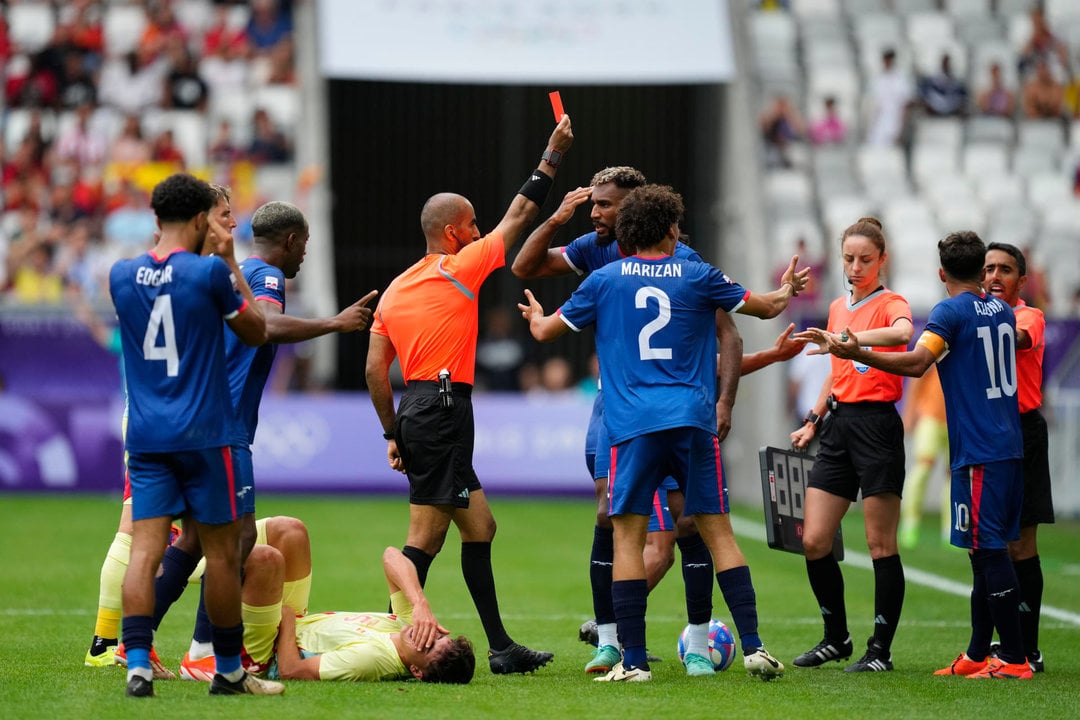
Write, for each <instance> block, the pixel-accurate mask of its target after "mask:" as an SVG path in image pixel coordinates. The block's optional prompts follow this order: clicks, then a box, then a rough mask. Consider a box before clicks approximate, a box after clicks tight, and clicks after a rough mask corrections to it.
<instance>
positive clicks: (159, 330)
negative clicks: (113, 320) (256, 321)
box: [109, 250, 245, 453]
mask: <svg viewBox="0 0 1080 720" xmlns="http://www.w3.org/2000/svg"><path fill="white" fill-rule="evenodd" d="M109 291H110V293H111V294H112V300H113V304H114V305H115V307H116V315H117V317H118V318H119V320H120V337H121V342H122V344H123V353H124V368H125V371H126V373H127V390H128V418H129V419H128V429H127V440H126V447H127V449H128V450H129V451H130V452H144V453H157V452H174V451H180V450H201V449H207V448H214V447H223V446H226V445H228V444H229V442H230V440H231V435H232V432H233V422H234V413H233V409H232V402H231V401H230V398H229V384H228V376H227V374H226V371H225V339H224V324H223V323H222V318H226V319H228V318H232V317H235V316H236V314H237V313H239V312H240V311H241V310H242V309H243V308H244V306H245V300H244V298H243V296H241V295H240V294H239V293H238V292H237V291H236V286H235V278H233V276H232V273H230V272H229V268H228V266H227V265H226V264H225V262H224V261H223V260H222V259H221V258H218V257H200V256H199V255H195V254H194V253H190V252H185V251H182V250H177V251H175V252H173V253H170V254H169V255H167V256H165V257H163V258H159V257H157V256H155V255H154V253H153V252H149V253H146V254H145V255H140V256H139V257H136V258H132V259H130V260H120V261H118V262H117V263H116V264H114V265H113V267H112V270H111V271H110V273H109Z"/></svg>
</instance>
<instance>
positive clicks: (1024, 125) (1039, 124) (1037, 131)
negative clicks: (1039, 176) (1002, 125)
mask: <svg viewBox="0 0 1080 720" xmlns="http://www.w3.org/2000/svg"><path fill="white" fill-rule="evenodd" d="M1016 143H1017V146H1018V149H1019V148H1020V147H1028V148H1040V149H1044V150H1049V151H1050V152H1052V153H1054V154H1057V153H1060V152H1061V151H1062V150H1063V149H1064V147H1065V126H1064V125H1062V124H1061V121H1060V120H1021V121H1020V122H1019V124H1018V125H1017V130H1016Z"/></svg>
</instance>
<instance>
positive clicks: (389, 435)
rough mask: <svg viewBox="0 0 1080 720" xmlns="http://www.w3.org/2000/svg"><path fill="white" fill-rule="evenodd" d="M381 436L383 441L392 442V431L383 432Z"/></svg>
mask: <svg viewBox="0 0 1080 720" xmlns="http://www.w3.org/2000/svg"><path fill="white" fill-rule="evenodd" d="M382 436H383V440H393V439H394V431H393V430H388V431H387V432H384V433H383V434H382Z"/></svg>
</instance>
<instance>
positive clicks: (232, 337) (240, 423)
mask: <svg viewBox="0 0 1080 720" xmlns="http://www.w3.org/2000/svg"><path fill="white" fill-rule="evenodd" d="M240 270H241V271H242V272H243V273H244V279H245V280H247V283H248V285H249V286H250V287H251V294H252V295H254V296H255V299H256V301H260V302H272V303H276V304H277V305H279V306H280V307H281V311H282V312H285V274H284V273H283V272H281V269H280V268H277V267H274V266H273V265H270V264H269V263H267V262H266V261H265V260H263V259H262V258H258V257H249V258H248V259H247V260H245V261H244V262H243V263H241V264H240ZM276 354H277V344H276V343H269V342H268V343H264V344H262V345H260V346H259V347H248V346H247V345H245V344H244V343H243V342H241V340H240V338H238V337H237V336H236V333H234V332H231V331H230V332H226V333H225V362H226V366H227V367H228V371H229V392H230V394H231V395H232V403H233V407H234V408H235V409H236V419H237V424H236V436H235V437H234V438H233V444H234V445H240V446H242V447H247V446H249V445H251V443H253V442H254V441H255V427H256V426H257V425H258V424H259V402H260V401H261V400H262V393H263V387H264V386H265V385H266V380H267V379H268V378H269V377H270V368H271V367H273V365H274V356H275V355H276Z"/></svg>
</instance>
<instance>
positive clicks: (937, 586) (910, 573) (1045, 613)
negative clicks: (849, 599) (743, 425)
mask: <svg viewBox="0 0 1080 720" xmlns="http://www.w3.org/2000/svg"><path fill="white" fill-rule="evenodd" d="M731 527H732V529H733V530H734V531H735V534H736V535H739V536H740V537H746V538H751V539H753V540H759V541H761V542H765V526H764V525H762V524H761V523H757V522H754V521H753V520H747V519H745V518H740V517H735V516H734V515H732V516H731ZM844 562H845V563H846V564H849V565H854V566H855V567H858V568H863V569H864V570H873V569H874V561H873V560H871V559H870V556H869V555H866V554H865V553H860V552H855V551H853V550H850V549H848V548H844ZM904 579H905V580H907V581H908V582H913V583H915V584H916V585H923V586H925V587H928V588H933V589H934V590H940V591H941V592H943V593H948V594H950V595H958V596H960V597H969V596H970V595H971V586H970V585H964V584H963V583H958V582H956V581H955V580H950V579H949V578H946V577H942V576H941V575H935V574H934V573H931V572H926V571H925V570H919V569H918V568H913V567H911V566H910V565H907V564H905V565H904ZM1041 615H1042V617H1051V618H1054V619H1055V620H1061V621H1062V622H1066V623H1069V624H1071V625H1077V626H1080V614H1078V613H1074V612H1071V611H1069V610H1064V609H1062V608H1057V607H1054V606H1052V605H1043V606H1042V608H1041Z"/></svg>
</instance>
